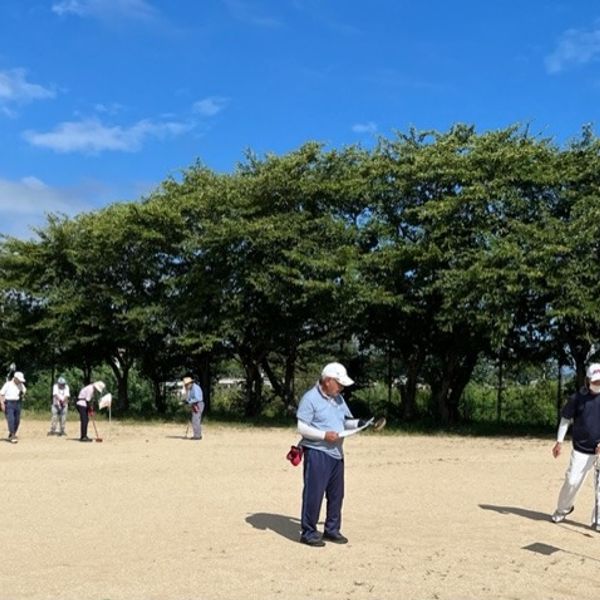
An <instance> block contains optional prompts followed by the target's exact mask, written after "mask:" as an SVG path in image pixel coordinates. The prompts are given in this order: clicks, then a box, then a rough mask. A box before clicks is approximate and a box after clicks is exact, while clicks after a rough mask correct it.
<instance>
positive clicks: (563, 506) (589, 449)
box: [552, 363, 600, 528]
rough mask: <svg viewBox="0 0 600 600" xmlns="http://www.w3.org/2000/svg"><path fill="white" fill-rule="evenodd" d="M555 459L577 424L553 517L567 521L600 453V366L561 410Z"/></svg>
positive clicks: (594, 519) (595, 518)
mask: <svg viewBox="0 0 600 600" xmlns="http://www.w3.org/2000/svg"><path fill="white" fill-rule="evenodd" d="M560 414H561V420H560V423H559V426H558V433H557V436H556V443H555V444H554V446H553V447H552V454H553V455H554V458H556V457H558V456H559V455H560V453H561V450H562V443H563V441H564V439H565V435H566V433H567V430H568V428H569V425H570V424H573V429H572V438H573V440H572V441H573V449H572V450H571V460H570V462H569V467H568V468H567V472H566V473H565V481H564V483H563V485H562V488H561V490H560V493H559V495H558V505H557V507H556V510H555V511H554V513H553V515H552V521H554V523H560V522H562V521H564V520H565V518H566V517H567V515H569V514H570V513H572V512H573V509H574V508H575V507H574V502H575V497H576V495H577V492H578V491H579V488H580V487H581V485H582V483H583V482H584V480H585V478H586V475H587V474H588V471H589V470H590V469H591V468H592V467H593V466H594V462H595V460H596V455H597V454H600V363H592V364H591V365H590V366H589V367H588V369H587V371H586V385H585V386H584V387H582V388H581V389H580V390H579V391H578V392H576V393H575V394H573V395H572V396H571V397H570V398H569V400H568V402H567V403H566V404H565V406H564V407H563V409H562V411H561V413H560ZM598 519H600V515H596V511H595V509H594V513H593V515H592V526H595V527H596V528H598V525H599V524H598Z"/></svg>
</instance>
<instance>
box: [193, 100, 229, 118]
mask: <svg viewBox="0 0 600 600" xmlns="http://www.w3.org/2000/svg"><path fill="white" fill-rule="evenodd" d="M227 104H229V98H223V97H221V96H209V97H208V98H204V99H203V100H198V101H197V102H194V104H193V106H192V110H193V111H194V112H195V113H198V114H200V115H202V116H203V117H214V116H215V115H217V114H219V113H220V112H221V111H222V110H223V109H224V108H225V107H226V106H227Z"/></svg>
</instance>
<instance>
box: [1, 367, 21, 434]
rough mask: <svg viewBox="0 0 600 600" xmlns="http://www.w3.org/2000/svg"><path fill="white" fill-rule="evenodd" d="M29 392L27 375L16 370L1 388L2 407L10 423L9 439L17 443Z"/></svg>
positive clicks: (8, 423)
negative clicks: (24, 402) (26, 395)
mask: <svg viewBox="0 0 600 600" xmlns="http://www.w3.org/2000/svg"><path fill="white" fill-rule="evenodd" d="M26 392H27V388H26V387H25V375H23V373H21V371H16V372H15V373H14V375H13V376H12V379H10V380H9V381H7V382H6V383H5V384H4V385H3V386H2V389H0V407H1V408H2V410H3V411H4V413H5V414H6V423H7V425H8V441H9V442H10V443H11V444H16V443H17V441H18V440H17V431H18V430H19V425H20V423H21V404H22V402H23V397H24V396H25V393H26Z"/></svg>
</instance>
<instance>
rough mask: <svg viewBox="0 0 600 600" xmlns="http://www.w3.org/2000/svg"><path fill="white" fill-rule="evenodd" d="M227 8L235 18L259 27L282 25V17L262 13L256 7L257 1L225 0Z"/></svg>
mask: <svg viewBox="0 0 600 600" xmlns="http://www.w3.org/2000/svg"><path fill="white" fill-rule="evenodd" d="M223 3H224V4H225V6H226V7H227V10H228V11H229V13H230V14H231V16H232V17H233V18H234V19H237V20H238V21H242V22H244V23H248V24H250V25H255V26H257V27H265V28H276V27H281V26H282V25H283V23H282V22H281V19H278V18H277V17H272V16H269V15H266V14H261V13H259V12H258V11H257V9H256V2H254V3H252V2H249V1H248V0H223Z"/></svg>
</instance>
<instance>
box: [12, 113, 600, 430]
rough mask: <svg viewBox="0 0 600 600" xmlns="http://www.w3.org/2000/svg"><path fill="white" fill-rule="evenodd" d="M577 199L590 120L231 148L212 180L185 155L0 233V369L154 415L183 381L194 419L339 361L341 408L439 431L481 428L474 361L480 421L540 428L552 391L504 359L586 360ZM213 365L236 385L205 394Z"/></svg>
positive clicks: (584, 267)
mask: <svg viewBox="0 0 600 600" xmlns="http://www.w3.org/2000/svg"><path fill="white" fill-rule="evenodd" d="M599 189H600V141H599V140H598V139H597V138H596V137H595V135H594V133H593V131H592V130H591V128H590V127H584V128H583V130H582V133H581V135H580V137H579V138H578V139H575V140H573V141H572V142H570V143H569V144H567V145H566V147H565V148H558V147H557V146H556V145H555V144H554V143H553V142H552V141H551V140H548V139H544V138H541V137H539V136H532V135H531V134H530V132H529V130H528V129H527V128H523V127H520V126H516V125H515V126H510V127H507V128H504V129H500V130H498V131H488V132H484V133H478V132H477V131H476V129H475V127H473V126H470V125H464V124H457V125H455V126H453V127H451V128H450V129H449V130H448V131H446V132H436V131H417V130H410V131H409V132H407V133H398V134H397V135H395V136H394V137H393V138H391V139H384V138H382V139H381V140H380V142H379V144H378V145H377V147H375V148H374V149H373V150H364V149H362V148H360V147H354V146H351V147H347V148H343V149H339V150H331V151H327V150H326V149H325V148H324V146H323V145H322V144H319V143H316V142H309V143H306V144H304V145H303V146H301V147H300V148H298V149H297V150H295V151H292V152H289V153H287V154H285V155H282V156H276V155H272V154H268V155H266V156H264V157H259V156H256V155H254V154H253V153H251V152H249V153H248V154H247V156H246V157H245V159H244V161H243V162H241V163H240V165H238V167H237V168H236V169H235V171H234V172H233V173H230V174H217V173H214V172H212V171H211V170H210V169H208V168H206V167H205V166H203V165H202V164H195V165H192V166H191V167H190V168H189V169H187V170H185V171H184V172H183V173H182V174H181V176H180V177H179V178H177V179H176V178H170V179H168V180H166V181H165V182H163V183H162V184H161V186H160V187H159V188H158V189H157V190H155V191H154V192H153V193H152V194H150V195H149V196H148V197H147V198H144V199H142V200H141V201H139V202H129V203H118V204H114V205H112V206H109V207H107V208H105V209H103V210H100V211H96V212H94V213H88V214H81V215H78V216H77V217H75V218H72V219H69V218H66V217H64V216H60V215H50V216H49V217H48V221H47V224H46V226H45V227H44V228H41V229H40V230H39V232H38V236H39V237H38V239H37V240H34V241H27V242H24V241H21V240H16V239H10V238H7V239H4V240H3V242H2V244H0V309H1V312H2V317H3V318H2V321H1V322H0V362H4V363H5V364H6V365H8V363H9V362H11V361H13V360H15V361H16V362H17V363H18V364H19V365H22V364H23V365H27V371H28V375H29V374H31V376H32V390H31V391H32V402H33V403H34V404H35V403H39V405H40V406H42V405H43V404H44V403H45V402H46V400H44V398H46V396H47V392H46V391H45V390H46V387H47V386H48V383H49V381H44V377H46V375H44V374H45V373H48V372H50V370H51V369H52V367H54V366H56V367H57V366H58V365H60V366H61V367H62V368H64V369H67V370H69V369H70V370H74V371H71V372H77V373H80V374H81V379H82V380H84V379H85V380H88V379H89V378H90V377H91V376H92V374H94V375H95V374H97V373H100V374H102V377H103V378H104V379H106V380H110V381H111V387H112V388H113V389H114V390H115V395H116V402H115V412H116V413H121V414H128V413H131V412H134V413H138V414H150V413H152V412H154V411H158V412H160V413H161V414H163V415H169V414H175V413H176V403H174V402H173V398H172V397H171V395H169V393H167V391H166V389H167V388H166V386H165V382H172V381H174V380H177V379H179V378H181V377H182V376H183V374H185V373H194V374H196V375H198V376H199V378H200V381H201V383H202V386H203V388H204V390H205V395H206V398H207V401H208V402H209V404H210V405H211V408H212V410H213V411H215V413H229V414H235V415H243V416H244V417H246V418H247V417H258V416H263V417H268V418H279V417H281V418H286V415H289V414H290V411H292V410H293V407H294V405H295V404H296V403H297V401H298V398H299V396H300V395H301V393H302V392H303V391H304V390H305V389H307V388H308V387H310V386H311V385H314V382H315V380H316V379H317V377H318V373H319V371H320V369H321V367H322V365H323V364H324V363H325V362H328V361H330V360H340V361H342V362H344V363H345V364H347V365H348V367H349V369H350V371H351V373H352V374H353V376H354V377H355V379H357V381H358V382H359V384H360V385H359V386H358V388H357V389H356V390H355V391H353V393H352V399H351V401H352V402H354V403H355V404H356V406H357V409H360V411H361V412H362V411H365V412H367V411H368V412H379V413H383V414H386V415H387V416H389V417H390V418H393V419H398V420H400V421H402V422H406V421H410V420H412V419H420V418H426V419H430V420H432V421H437V422H441V423H452V422H458V421H461V420H465V419H466V420H476V421H489V420H492V419H493V418H495V416H496V412H497V410H496V407H495V404H494V399H493V396H494V392H493V390H492V391H490V390H487V388H486V387H485V385H484V384H485V383H489V382H485V381H480V380H478V379H477V377H478V376H479V374H480V372H481V365H485V364H488V365H489V362H490V361H491V363H494V364H495V363H498V364H501V365H502V366H503V369H505V370H506V373H507V377H508V380H507V381H509V383H506V384H505V386H506V389H504V390H503V401H502V407H501V408H502V410H501V414H502V419H503V420H505V421H506V422H507V423H513V422H514V423H517V422H522V420H523V419H530V421H531V422H532V423H539V424H541V425H544V424H547V423H550V422H552V421H553V419H554V402H553V401H552V394H551V393H550V391H549V390H547V389H545V388H544V387H543V385H542V384H538V385H537V386H533V387H532V386H529V385H523V383H517V382H518V381H519V377H517V376H515V373H514V369H515V368H516V369H517V370H518V369H519V368H520V369H521V370H522V371H523V372H525V370H526V369H528V368H529V366H530V365H532V364H534V365H544V364H549V363H552V364H555V362H556V361H558V362H559V363H560V364H562V365H568V366H571V367H572V368H574V369H575V372H576V377H577V378H578V379H579V380H581V378H582V377H583V372H584V368H585V363H586V361H588V360H589V359H590V358H591V357H593V356H597V355H598V352H599V351H600V344H598V340H599V338H600V317H598V313H597V310H596V297H597V296H598V294H599V293H600V273H599V272H598V270H597V269H595V268H594V267H593V265H596V264H598V262H599V259H600V256H599V254H600V250H599V246H598V243H597V241H596V240H597V239H598V238H599V235H600V231H599V230H598V228H599V227H600V219H598V216H599V214H600V213H599V210H600V209H599V208H598V206H599V204H598V190H599ZM221 365H223V368H222V370H221V371H219V369H220V367H221ZM57 368H58V367H57ZM219 372H222V373H225V372H228V373H232V372H233V373H236V374H239V375H241V376H243V378H244V379H245V385H244V386H243V387H242V388H241V389H240V390H236V391H235V392H231V393H230V392H229V391H228V392H224V391H222V390H220V389H218V388H214V392H215V394H214V398H211V395H210V392H211V391H213V386H212V384H214V382H215V380H216V379H217V374H218V373H219ZM34 373H35V375H34ZM36 378H37V380H36ZM521 379H522V380H525V379H527V378H526V377H524V376H523V377H521ZM470 382H471V383H470ZM475 383H477V385H475ZM390 385H392V388H390V387H389V386H390ZM38 388H39V390H38ZM390 389H391V390H392V393H391V397H390V391H389V390H390ZM545 398H546V400H545ZM490 415H492V416H490Z"/></svg>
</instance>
